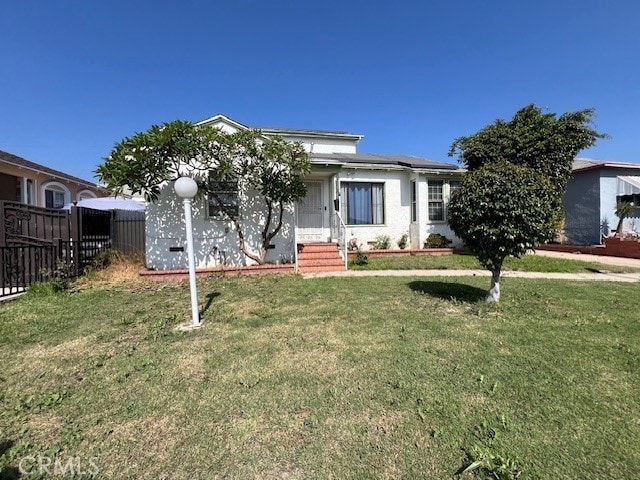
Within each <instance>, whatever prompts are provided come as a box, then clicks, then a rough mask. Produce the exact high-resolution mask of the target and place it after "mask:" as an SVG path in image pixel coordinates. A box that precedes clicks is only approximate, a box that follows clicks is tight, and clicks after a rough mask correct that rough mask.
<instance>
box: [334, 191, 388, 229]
mask: <svg viewBox="0 0 640 480" xmlns="http://www.w3.org/2000/svg"><path fill="white" fill-rule="evenodd" d="M340 197H341V198H342V202H341V210H342V212H341V214H342V217H343V218H344V219H346V223H347V224H348V225H382V224H383V223H384V183H369V182H342V183H341V186H340Z"/></svg>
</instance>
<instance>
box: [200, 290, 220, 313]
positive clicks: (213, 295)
mask: <svg viewBox="0 0 640 480" xmlns="http://www.w3.org/2000/svg"><path fill="white" fill-rule="evenodd" d="M219 296H220V292H211V293H208V294H207V303H205V305H204V307H202V308H201V309H200V318H202V317H204V314H205V313H206V312H207V310H209V307H211V304H212V303H213V301H214V300H215V298H216V297H219Z"/></svg>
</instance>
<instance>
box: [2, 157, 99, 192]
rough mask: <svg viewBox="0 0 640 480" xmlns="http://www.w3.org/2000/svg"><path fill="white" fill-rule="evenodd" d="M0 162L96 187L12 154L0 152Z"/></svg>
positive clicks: (93, 184)
mask: <svg viewBox="0 0 640 480" xmlns="http://www.w3.org/2000/svg"><path fill="white" fill-rule="evenodd" d="M0 161H2V162H5V163H9V164H11V165H16V166H18V167H22V168H28V169H29V170H35V171H37V172H42V173H47V174H49V175H51V176H52V177H57V178H62V179H65V180H68V181H71V182H76V183H79V184H82V185H86V186H88V187H97V186H98V185H96V184H95V183H94V182H89V181H87V180H83V179H81V178H78V177H74V176H73V175H68V174H66V173H64V172H61V171H59V170H54V169H53V168H49V167H45V166H44V165H40V164H38V163H35V162H31V161H29V160H27V159H25V158H22V157H18V156H17V155H13V154H12V153H8V152H5V151H2V150H0Z"/></svg>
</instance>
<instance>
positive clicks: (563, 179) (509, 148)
mask: <svg viewBox="0 0 640 480" xmlns="http://www.w3.org/2000/svg"><path fill="white" fill-rule="evenodd" d="M594 115H595V112H594V110H593V109H586V110H580V111H578V112H568V113H564V114H562V115H560V116H559V117H558V116H557V115H556V114H555V113H542V110H540V108H538V107H537V106H535V105H527V106H526V107H524V108H522V109H520V110H518V111H517V112H516V114H515V115H514V116H513V118H512V119H511V120H510V121H505V120H500V119H499V120H496V121H495V122H494V123H492V124H491V125H488V126H487V127H485V128H483V129H482V130H480V131H479V132H477V133H475V134H474V135H471V136H466V137H459V138H457V139H456V140H454V142H453V144H452V145H451V147H450V149H449V156H454V155H456V154H457V155H459V157H458V158H459V161H460V162H461V163H463V164H464V165H465V166H466V167H467V168H468V169H469V170H475V169H476V168H480V167H481V166H483V165H485V164H487V163H492V162H497V161H507V162H510V163H513V164H514V165H522V166H527V167H530V168H532V169H534V170H535V171H536V172H539V173H542V174H544V175H546V176H547V177H548V178H549V179H550V180H551V181H552V182H553V183H554V184H555V185H557V186H558V189H559V190H561V191H562V193H564V190H565V188H566V186H567V182H568V181H569V179H570V178H571V166H572V164H573V160H574V158H575V157H576V155H577V154H578V152H580V151H581V150H584V149H585V148H589V147H592V146H593V145H595V143H596V141H597V139H599V138H607V135H605V134H602V133H599V132H597V131H596V130H594V129H593V128H592V127H591V124H592V121H593V118H594Z"/></svg>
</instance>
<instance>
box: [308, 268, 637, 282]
mask: <svg viewBox="0 0 640 480" xmlns="http://www.w3.org/2000/svg"><path fill="white" fill-rule="evenodd" d="M490 276H491V273H490V272H489V271H488V270H347V271H346V272H317V273H305V274H302V277H303V278H326V277H490ZM502 278H544V279H549V280H577V281H600V282H602V281H604V282H625V283H634V282H638V281H640V273H597V272H594V273H588V272H585V273H548V272H515V271H504V272H502Z"/></svg>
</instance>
